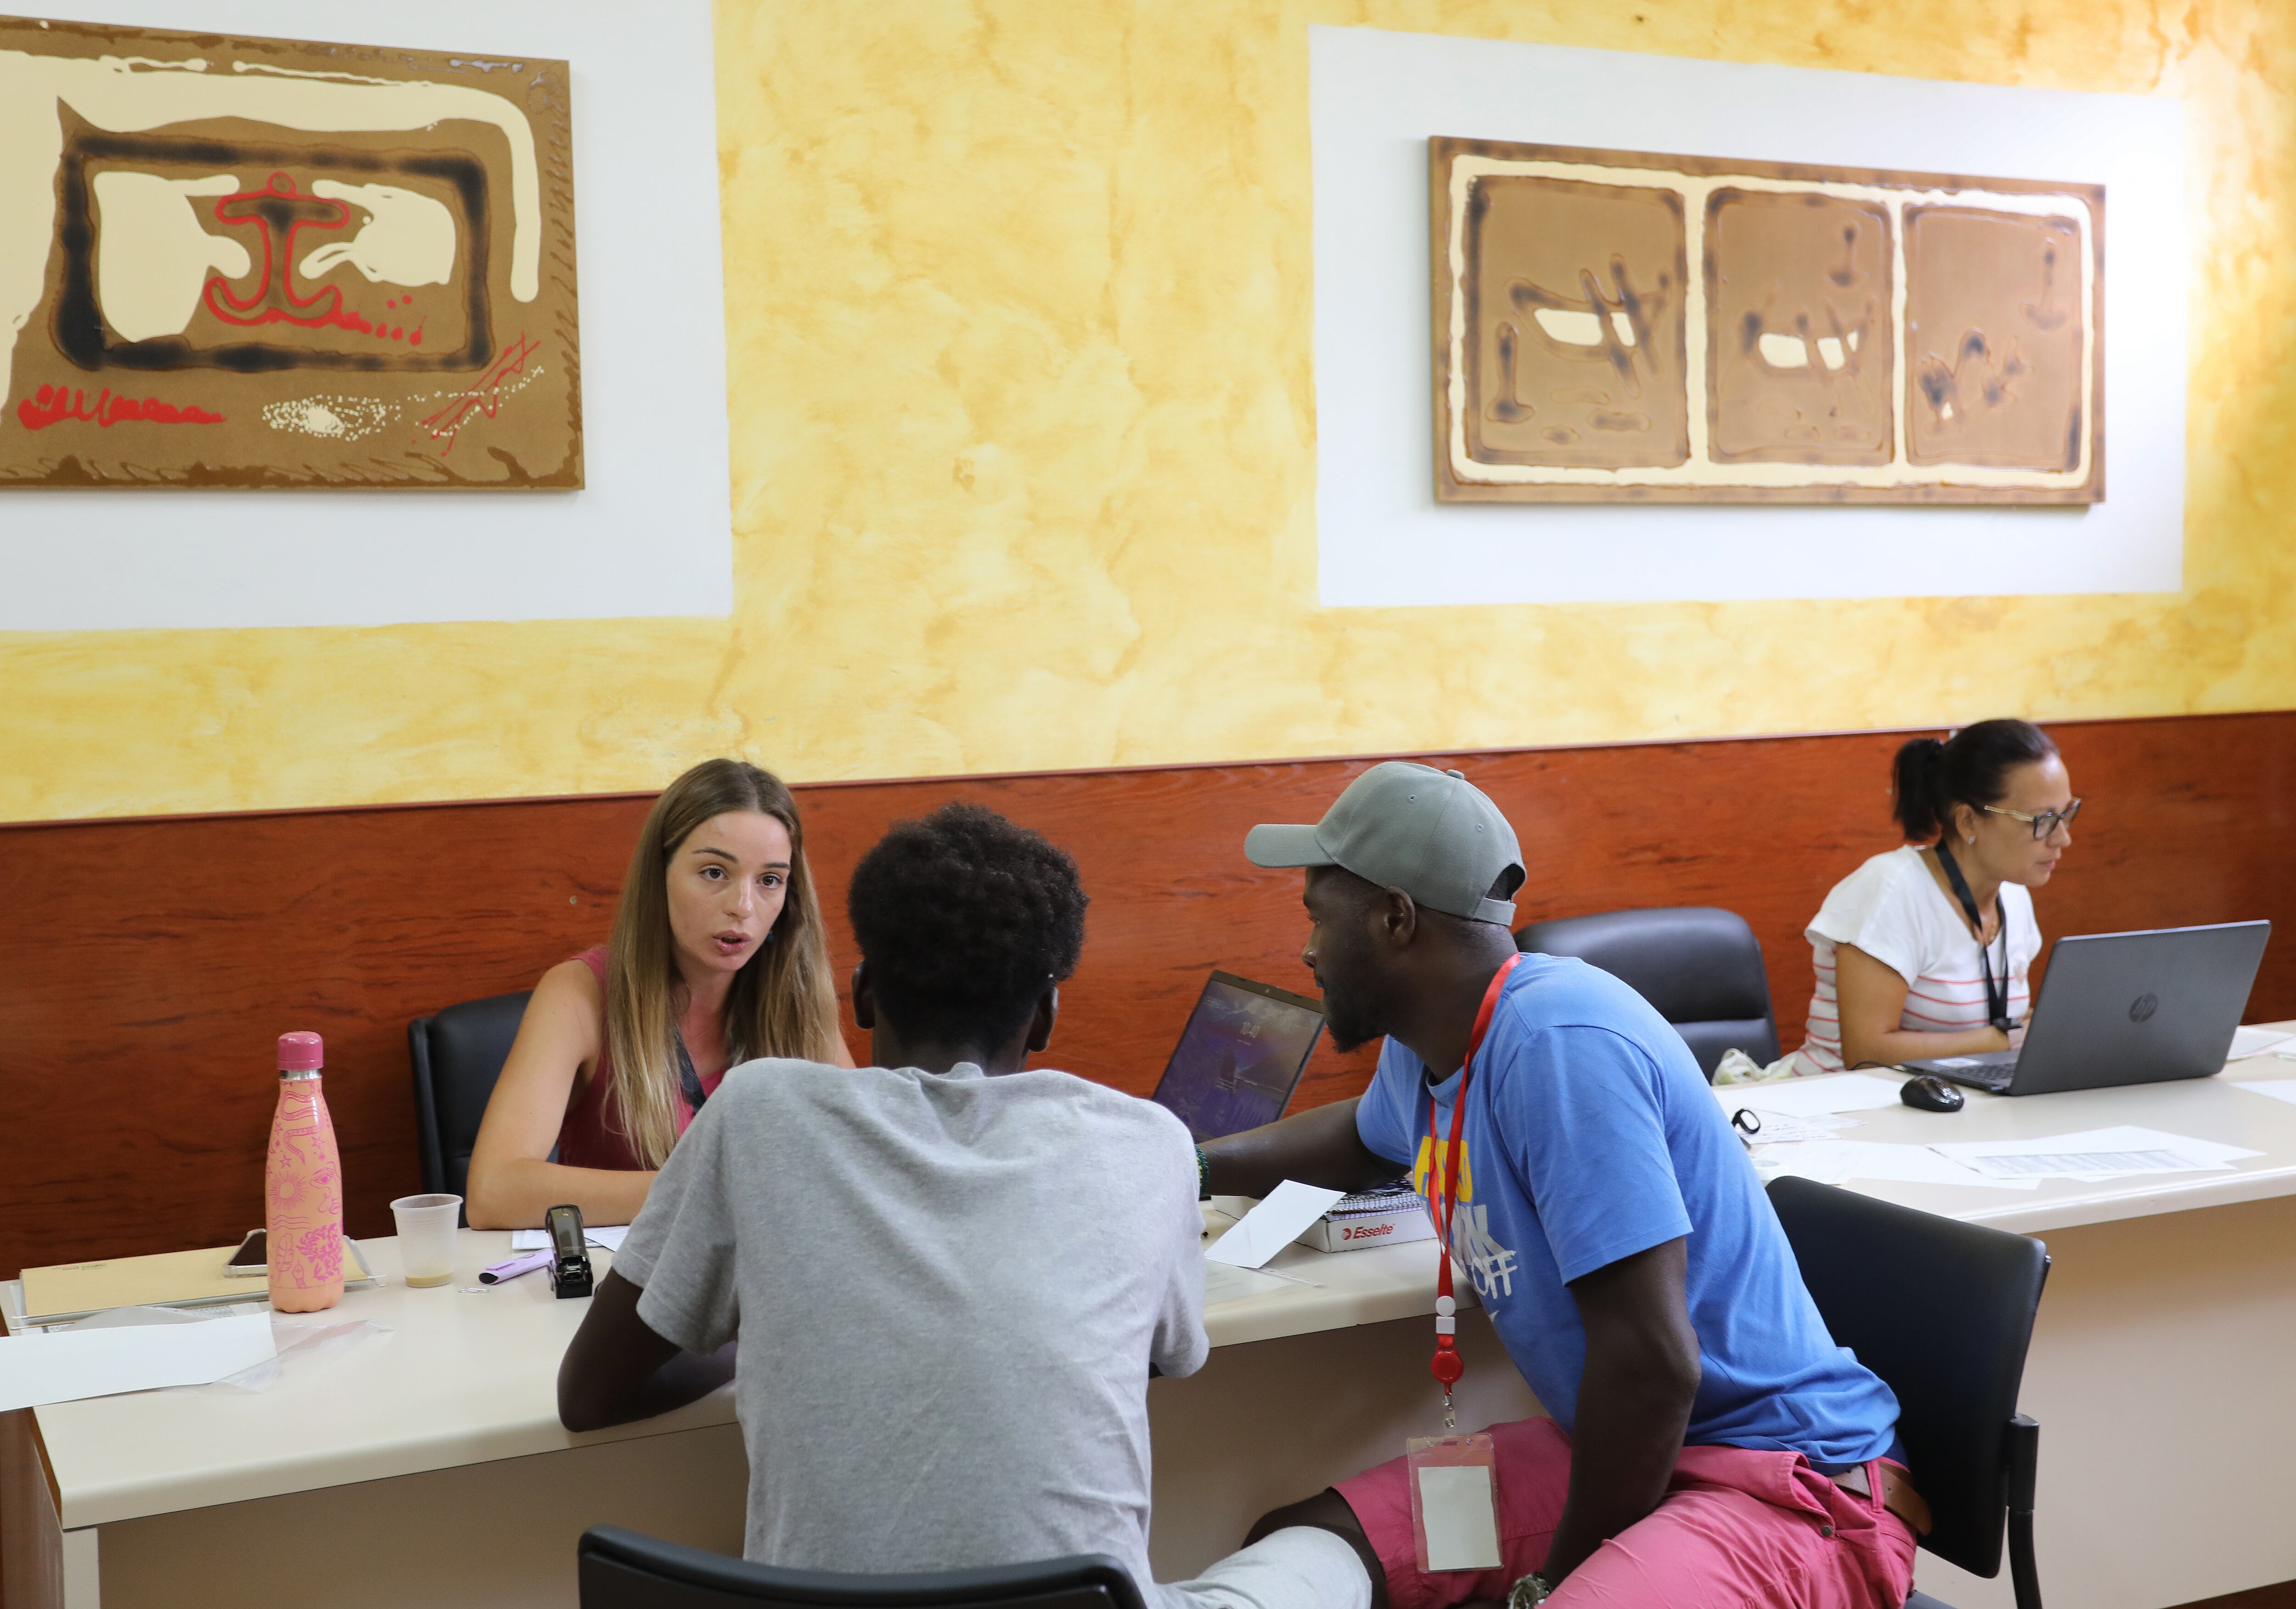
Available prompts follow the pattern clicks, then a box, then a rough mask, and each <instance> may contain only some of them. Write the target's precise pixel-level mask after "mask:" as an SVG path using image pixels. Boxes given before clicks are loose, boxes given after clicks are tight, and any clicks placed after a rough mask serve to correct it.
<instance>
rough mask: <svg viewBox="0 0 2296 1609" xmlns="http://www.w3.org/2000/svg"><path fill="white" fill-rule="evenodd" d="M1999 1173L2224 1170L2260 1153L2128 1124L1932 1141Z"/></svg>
mask: <svg viewBox="0 0 2296 1609" xmlns="http://www.w3.org/2000/svg"><path fill="white" fill-rule="evenodd" d="M1930 1149H1931V1150H1932V1151H1934V1152H1936V1153H1938V1154H1939V1155H1940V1156H1948V1157H1951V1158H1953V1159H1954V1160H1955V1161H1956V1162H1966V1163H1967V1164H1968V1165H1969V1166H1970V1167H1972V1168H1974V1169H1976V1170H1978V1171H1979V1172H1980V1173H1984V1174H1987V1175H1989V1176H1990V1177H1991V1178H2072V1179H2080V1180H2085V1181H2088V1182H2092V1183H2094V1182H2096V1181H2099V1180H2103V1179H2111V1178H2132V1177H2135V1176H2136V1175H2140V1174H2146V1173H2221V1172H2226V1171H2228V1170H2230V1169H2231V1167H2232V1165H2233V1163H2234V1162H2237V1161H2239V1160H2240V1159H2241V1158H2243V1157H2250V1156H2261V1155H2263V1154H2264V1153H2262V1152H2261V1151H2248V1150H2243V1148H2242V1147H2240V1146H2238V1145H2223V1144H2220V1143H2218V1141H2215V1140H2203V1139H2195V1138H2194V1137H2192V1136H2190V1135H2185V1134H2167V1133H2164V1132H2162V1131H2161V1129H2141V1128H2136V1127H2134V1126H2130V1125H2123V1126H2121V1127H2119V1128H2113V1129H2082V1130H2080V1131H2079V1133H2076V1134H2051V1135H2044V1136H2042V1137H2039V1138H2037V1139H2026V1140H1956V1141H1952V1142H1950V1143H1948V1144H1945V1145H1931V1147H1930Z"/></svg>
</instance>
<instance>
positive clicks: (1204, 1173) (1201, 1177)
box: [1196, 1145, 1212, 1201]
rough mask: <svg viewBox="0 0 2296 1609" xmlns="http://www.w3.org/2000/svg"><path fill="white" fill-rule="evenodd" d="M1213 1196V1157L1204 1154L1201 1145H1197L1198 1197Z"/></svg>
mask: <svg viewBox="0 0 2296 1609" xmlns="http://www.w3.org/2000/svg"><path fill="white" fill-rule="evenodd" d="M1211 1198H1212V1159H1211V1158H1210V1157H1208V1156H1206V1155H1205V1154H1204V1148H1203V1147H1202V1146H1201V1145H1199V1146H1197V1147H1196V1199H1197V1200H1198V1201H1210V1200H1211Z"/></svg>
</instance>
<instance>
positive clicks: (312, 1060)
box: [279, 1033, 327, 1072]
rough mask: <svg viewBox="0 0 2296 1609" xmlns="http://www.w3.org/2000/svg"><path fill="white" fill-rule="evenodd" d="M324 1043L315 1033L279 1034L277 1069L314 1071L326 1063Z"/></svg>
mask: <svg viewBox="0 0 2296 1609" xmlns="http://www.w3.org/2000/svg"><path fill="white" fill-rule="evenodd" d="M326 1059H327V1058H326V1043H325V1041H324V1040H323V1039H321V1038H319V1036H318V1035H317V1034H315V1033H283V1034H281V1035H280V1036H279V1071H282V1072H316V1071H319V1069H321V1068H322V1067H324V1066H325V1065H326Z"/></svg>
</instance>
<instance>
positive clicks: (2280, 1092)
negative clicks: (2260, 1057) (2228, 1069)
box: [2227, 1079, 2296, 1106]
mask: <svg viewBox="0 0 2296 1609" xmlns="http://www.w3.org/2000/svg"><path fill="white" fill-rule="evenodd" d="M2227 1081H2229V1080H2227ZM2233 1088H2235V1089H2245V1090H2247V1091H2248V1092H2249V1093H2250V1094H2251V1095H2263V1096H2271V1097H2272V1098H2273V1099H2274V1100H2276V1101H2285V1102H2287V1103H2288V1104H2290V1105H2291V1106H2296V1079H2251V1080H2249V1081H2248V1082H2246V1083H2244V1084H2243V1083H2234V1084H2233Z"/></svg>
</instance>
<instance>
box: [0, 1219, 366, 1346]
mask: <svg viewBox="0 0 2296 1609" xmlns="http://www.w3.org/2000/svg"><path fill="white" fill-rule="evenodd" d="M237 1250H239V1248H238V1247H237V1246H210V1247H209V1248H208V1249H206V1250H205V1251H201V1252H159V1253H157V1254H156V1255H153V1256H150V1257H113V1258H107V1259H106V1260H103V1261H102V1262H66V1263H58V1264H56V1265H55V1266H54V1267H53V1268H26V1269H25V1270H24V1272H23V1281H24V1317H25V1318H26V1319H27V1320H28V1321H29V1322H30V1323H33V1324H53V1323H56V1322H57V1321H58V1320H60V1319H66V1318H84V1317H85V1316H86V1315H87V1314H89V1313H100V1312H102V1311H103V1310H104V1309H107V1308H126V1307H163V1308H190V1307H206V1306H209V1305H211V1304H217V1303H223V1302H232V1301H264V1300H266V1295H267V1289H268V1287H267V1286H266V1284H265V1282H264V1281H263V1280H261V1279H260V1278H255V1279H250V1278H247V1277H244V1276H241V1275H233V1274H226V1273H225V1272H224V1264H225V1263H226V1262H228V1261H230V1260H231V1255H232V1253H233V1252H236V1251H237ZM343 1283H344V1284H345V1285H359V1284H373V1275H371V1274H369V1273H368V1272H367V1268H366V1260H365V1258H364V1257H363V1256H361V1255H360V1253H359V1247H358V1243H357V1241H355V1240H352V1239H351V1238H350V1237H349V1236H348V1235H346V1236H344V1237H343Z"/></svg>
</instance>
